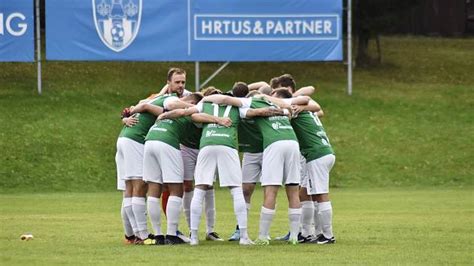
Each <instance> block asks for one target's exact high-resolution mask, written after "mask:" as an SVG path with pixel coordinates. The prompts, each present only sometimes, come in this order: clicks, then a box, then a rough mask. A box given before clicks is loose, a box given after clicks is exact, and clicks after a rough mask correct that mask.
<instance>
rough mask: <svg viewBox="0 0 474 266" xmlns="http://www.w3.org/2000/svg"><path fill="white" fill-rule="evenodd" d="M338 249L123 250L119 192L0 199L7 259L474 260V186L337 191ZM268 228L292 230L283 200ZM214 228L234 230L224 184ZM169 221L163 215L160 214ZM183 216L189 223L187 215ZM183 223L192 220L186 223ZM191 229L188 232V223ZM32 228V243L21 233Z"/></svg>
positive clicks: (253, 229) (0, 242)
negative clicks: (462, 187)
mask: <svg viewBox="0 0 474 266" xmlns="http://www.w3.org/2000/svg"><path fill="white" fill-rule="evenodd" d="M261 198H262V192H261V190H260V189H258V190H257V191H256V194H255V195H254V198H253V204H252V209H251V215H250V222H249V227H250V228H249V231H250V235H251V237H256V235H257V228H258V212H259V206H260V204H261ZM332 198H333V200H332V202H333V206H334V231H335V235H336V237H337V243H336V244H335V245H331V246H317V245H311V244H304V245H298V246H289V245H286V244H283V243H276V242H272V243H271V245H270V246H268V247H240V246H238V245H237V244H236V243H230V242H224V243H216V242H207V241H205V240H204V235H203V232H202V231H203V230H204V223H205V221H204V220H203V221H202V223H201V229H202V230H201V236H200V238H201V242H200V244H201V245H200V246H198V247H190V246H179V247H178V246H175V247H168V246H155V247H148V246H125V245H123V244H122V242H121V241H122V227H121V223H120V217H119V206H120V193H119V192H115V193H114V192H108V193H45V194H34V195H31V194H16V195H13V194H8V195H0V224H2V230H1V231H0V250H2V252H1V253H0V260H1V261H2V264H5V265H10V264H112V263H117V264H123V265H129V264H138V263H155V264H156V263H159V264H162V263H166V264H191V263H192V264H193V265H195V264H196V265H208V264H210V265H214V264H221V265H228V264H241V265H242V264H260V265H261V264H264V265H293V264H295V261H298V263H297V264H298V265H303V264H311V265H312V264H315V263H323V264H374V265H380V264H426V265H433V264H472V262H473V261H474V255H473V254H474V238H473V237H474V228H473V226H472V224H473V220H474V201H473V194H472V191H471V190H469V189H439V188H437V189H335V190H333V193H332ZM278 201H279V203H280V204H279V205H278V210H277V214H276V217H275V220H274V222H273V225H272V228H271V235H272V236H273V237H275V236H277V235H280V234H284V233H286V231H287V215H286V214H287V210H286V204H285V203H284V202H285V196H284V194H283V193H280V195H279V199H278ZM216 202H217V224H216V230H217V231H218V232H219V233H221V234H222V236H228V235H230V233H231V232H232V231H233V228H234V226H235V225H234V223H235V218H234V216H233V213H232V205H231V201H230V195H229V192H228V191H227V190H217V196H216ZM163 222H164V220H163ZM182 222H183V220H182ZM181 228H182V229H184V228H185V226H184V225H183V223H181ZM184 230H185V229H184ZM25 232H31V233H33V234H34V236H35V239H34V240H33V241H29V242H25V241H21V240H20V239H19V236H20V235H21V234H22V233H25Z"/></svg>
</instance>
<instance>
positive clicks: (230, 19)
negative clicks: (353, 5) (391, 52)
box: [46, 0, 342, 61]
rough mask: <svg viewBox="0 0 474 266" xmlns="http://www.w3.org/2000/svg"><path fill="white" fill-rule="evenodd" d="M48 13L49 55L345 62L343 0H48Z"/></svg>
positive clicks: (62, 57) (53, 57)
mask: <svg viewBox="0 0 474 266" xmlns="http://www.w3.org/2000/svg"><path fill="white" fill-rule="evenodd" d="M46 13H47V14H48V16H47V17H46V27H47V30H46V34H47V36H46V57H47V59H48V60H133V61H338V60H342V0H226V1H222V0H181V1H175V0H160V1H152V0H89V1H84V0H48V1H46Z"/></svg>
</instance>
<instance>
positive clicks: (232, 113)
mask: <svg viewBox="0 0 474 266" xmlns="http://www.w3.org/2000/svg"><path fill="white" fill-rule="evenodd" d="M197 108H198V110H199V111H200V112H202V113H206V114H209V115H213V116H218V117H229V118H230V119H231V120H232V126H230V127H225V126H221V125H219V124H215V123H210V124H205V125H204V127H203V130H202V136H201V145H200V148H201V149H202V148H203V147H206V146H209V145H224V146H228V147H231V148H233V149H237V147H238V144H237V127H238V125H239V120H240V114H239V108H238V107H235V106H231V105H217V104H214V103H207V102H206V103H203V104H202V105H201V104H198V105H197Z"/></svg>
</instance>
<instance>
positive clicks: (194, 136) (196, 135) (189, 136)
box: [181, 123, 202, 149]
mask: <svg viewBox="0 0 474 266" xmlns="http://www.w3.org/2000/svg"><path fill="white" fill-rule="evenodd" d="M201 133H202V128H199V127H197V126H196V125H195V124H194V123H188V126H187V128H186V129H185V132H184V138H183V140H182V141H181V144H183V145H184V146H186V147H188V148H191V149H199V143H200V140H201Z"/></svg>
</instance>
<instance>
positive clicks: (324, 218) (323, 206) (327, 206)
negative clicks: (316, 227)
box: [319, 201, 333, 238]
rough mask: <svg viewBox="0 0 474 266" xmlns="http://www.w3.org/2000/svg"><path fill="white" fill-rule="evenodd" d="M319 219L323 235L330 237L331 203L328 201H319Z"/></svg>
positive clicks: (331, 235)
mask: <svg viewBox="0 0 474 266" xmlns="http://www.w3.org/2000/svg"><path fill="white" fill-rule="evenodd" d="M319 219H320V222H321V228H322V230H323V235H324V237H326V238H332V237H333V234H332V205H331V202H330V201H327V202H320V203H319Z"/></svg>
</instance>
